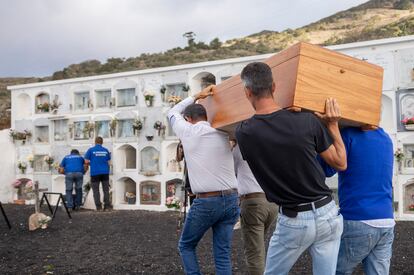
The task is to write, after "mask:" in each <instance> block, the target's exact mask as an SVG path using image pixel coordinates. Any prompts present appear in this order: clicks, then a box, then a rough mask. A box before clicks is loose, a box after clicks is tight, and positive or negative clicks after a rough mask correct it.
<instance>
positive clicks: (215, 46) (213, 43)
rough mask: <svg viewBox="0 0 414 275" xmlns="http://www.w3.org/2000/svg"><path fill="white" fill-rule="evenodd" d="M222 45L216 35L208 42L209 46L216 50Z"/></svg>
mask: <svg viewBox="0 0 414 275" xmlns="http://www.w3.org/2000/svg"><path fill="white" fill-rule="evenodd" d="M221 45H222V43H221V41H220V39H218V37H216V38H214V39H213V40H211V42H210V48H212V49H215V50H217V49H218V48H220V47H221Z"/></svg>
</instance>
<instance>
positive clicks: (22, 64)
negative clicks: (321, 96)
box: [0, 0, 366, 76]
mask: <svg viewBox="0 0 414 275" xmlns="http://www.w3.org/2000/svg"><path fill="white" fill-rule="evenodd" d="M363 2H366V0H365V1H364V0H348V1H334V0H273V1H272V0H256V1H251V0H220V1H219V0H210V1H207V0H192V1H188V0H186V1H185V0H170V1H168V0H151V1H143V0H142V1H141V0H70V1H69V0H36V1H25V0H13V1H8V0H0V25H1V26H2V27H1V28H0V38H1V40H0V41H1V43H0V60H1V62H0V76H44V75H50V74H52V73H53V72H54V71H57V70H60V69H62V68H63V67H65V66H67V65H69V64H72V63H77V62H81V61H84V60H87V59H99V60H101V61H105V60H106V59H107V58H109V57H130V56H137V55H139V54H141V53H144V52H159V51H163V50H166V49H170V48H173V47H177V46H185V44H186V40H185V39H184V38H183V37H182V34H183V33H184V32H186V31H194V32H195V33H196V34H197V41H205V42H209V41H211V40H212V39H213V38H215V37H219V38H220V39H221V40H226V39H230V38H234V37H240V36H246V35H249V34H252V33H256V32H259V31H261V30H264V29H269V30H278V31H281V30H284V29H286V28H296V27H300V26H303V25H305V24H308V23H310V22H313V21H317V20H318V19H320V18H322V17H325V16H329V15H331V14H332V13H335V12H338V11H340V10H343V9H347V8H349V7H352V6H355V5H358V4H361V3H363ZM310 11H311V12H310Z"/></svg>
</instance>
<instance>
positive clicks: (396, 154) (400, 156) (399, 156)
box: [394, 148, 404, 162]
mask: <svg viewBox="0 0 414 275" xmlns="http://www.w3.org/2000/svg"><path fill="white" fill-rule="evenodd" d="M394 157H395V160H396V161H397V162H401V161H402V160H403V159H404V153H403V151H402V150H401V148H398V149H397V150H396V151H395V152H394Z"/></svg>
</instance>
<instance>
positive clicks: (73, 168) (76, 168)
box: [60, 154, 85, 173]
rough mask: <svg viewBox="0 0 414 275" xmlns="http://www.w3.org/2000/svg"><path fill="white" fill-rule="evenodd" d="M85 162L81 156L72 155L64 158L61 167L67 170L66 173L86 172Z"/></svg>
mask: <svg viewBox="0 0 414 275" xmlns="http://www.w3.org/2000/svg"><path fill="white" fill-rule="evenodd" d="M84 164H85V160H84V159H83V157H82V156H81V155H78V154H70V155H67V156H65V157H64V158H63V160H62V162H61V164H60V166H61V167H63V168H64V169H65V173H74V172H80V173H83V172H84Z"/></svg>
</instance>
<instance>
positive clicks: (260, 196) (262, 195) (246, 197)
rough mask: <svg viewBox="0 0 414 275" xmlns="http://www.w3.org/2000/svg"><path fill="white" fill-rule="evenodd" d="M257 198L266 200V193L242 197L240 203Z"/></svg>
mask: <svg viewBox="0 0 414 275" xmlns="http://www.w3.org/2000/svg"><path fill="white" fill-rule="evenodd" d="M255 198H264V199H265V198H266V195H265V193H262V192H255V193H249V194H244V195H240V201H242V200H247V199H255Z"/></svg>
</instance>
